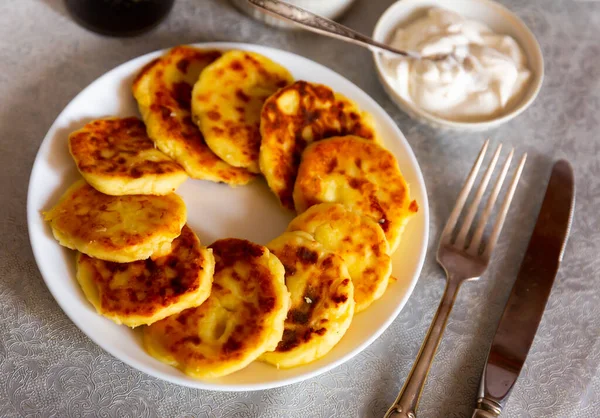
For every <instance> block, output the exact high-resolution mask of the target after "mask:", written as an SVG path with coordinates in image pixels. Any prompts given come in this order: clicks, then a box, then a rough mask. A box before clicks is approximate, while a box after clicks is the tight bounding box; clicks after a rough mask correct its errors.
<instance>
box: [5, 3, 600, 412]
mask: <svg viewBox="0 0 600 418" xmlns="http://www.w3.org/2000/svg"><path fill="white" fill-rule="evenodd" d="M391 3H392V0H358V1H357V3H356V4H355V6H354V7H353V8H352V9H351V10H350V11H349V13H348V14H347V15H346V16H345V17H344V18H343V19H342V20H343V22H344V23H346V24H348V25H349V26H351V27H353V28H356V29H358V30H360V31H362V32H364V33H371V31H372V29H373V26H374V24H375V22H376V20H377V18H378V16H379V15H380V14H381V13H382V12H383V11H384V10H385V9H386V7H387V6H388V5H389V4H391ZM504 3H505V4H506V5H507V6H509V7H510V8H511V9H512V10H513V11H515V12H516V13H517V14H518V15H519V16H521V17H522V18H523V19H524V21H525V22H526V23H527V24H528V25H529V26H530V27H531V29H532V30H533V32H534V33H535V34H536V36H537V37H538V39H539V41H540V43H541V45H542V49H543V53H544V58H545V61H546V79H545V82H544V86H543V88H542V91H541V93H540V95H539V97H538V99H537V100H536V102H535V103H534V105H533V106H532V107H531V108H530V109H529V110H528V111H527V112H525V113H524V114H523V115H521V116H520V117H518V118H517V119H515V120H514V121H512V122H510V123H509V124H507V125H505V126H503V127H501V128H498V129H496V130H494V131H491V132H489V136H490V137H491V138H493V141H494V142H498V141H500V140H501V141H503V142H504V143H506V144H510V145H514V146H516V147H517V148H518V152H523V151H527V152H528V153H529V161H528V164H527V166H526V169H525V171H524V174H523V180H522V184H521V186H520V188H519V190H518V191H517V194H516V196H515V201H514V204H513V208H512V210H511V212H510V214H509V216H508V219H507V223H506V227H505V230H504V233H503V235H502V237H501V239H500V243H499V246H498V248H497V250H496V252H495V256H494V260H493V262H492V265H491V268H490V269H489V271H488V272H487V273H486V275H485V277H484V279H483V280H481V281H479V282H475V283H468V284H467V285H465V286H464V287H463V288H462V289H461V291H460V294H459V296H458V301H457V305H456V307H455V309H454V311H453V312H452V316H451V318H450V321H449V323H448V328H447V331H446V335H445V337H444V340H443V342H442V344H441V346H440V349H439V351H438V354H437V357H436V360H435V363H434V365H433V368H432V370H431V374H430V375H429V380H428V383H427V386H426V388H425V391H424V394H423V397H422V401H421V405H420V410H419V412H420V413H419V416H421V417H452V418H458V417H470V416H471V411H472V408H473V405H474V400H475V396H476V392H477V386H478V381H479V376H480V373H481V369H482V367H483V362H484V358H485V355H486V352H487V348H488V345H489V343H490V340H491V337H492V335H493V331H494V329H495V326H496V323H497V321H498V319H499V317H500V314H501V312H502V308H503V304H504V302H505V300H506V298H507V296H508V293H509V291H510V285H511V283H512V281H513V280H514V278H515V275H516V272H517V270H518V266H519V263H520V261H521V258H522V255H523V252H524V250H525V247H526V245H527V240H528V237H529V234H530V233H531V230H532V227H533V224H534V221H535V215H536V214H537V211H538V208H539V205H540V203H541V199H542V195H543V191H544V187H545V186H544V185H545V182H546V181H547V177H548V175H549V171H550V167H551V164H552V161H553V160H555V159H557V158H568V159H569V160H570V161H571V162H572V164H573V166H574V167H575V172H576V177H577V207H576V214H575V219H574V223H573V229H572V234H571V239H570V241H569V244H568V247H567V250H566V254H565V260H564V264H563V266H562V269H561V271H560V273H559V275H558V277H557V280H556V283H555V286H554V289H553V292H552V295H551V298H550V300H549V302H548V306H547V310H546V313H545V315H544V319H543V321H542V323H541V326H540V328H539V331H538V334H537V337H536V339H535V342H534V344H533V347H532V349H531V352H530V354H529V358H528V360H527V363H526V365H525V368H524V370H523V372H522V375H521V377H520V379H519V381H518V383H517V385H516V387H515V390H514V392H513V394H512V396H511V398H510V401H509V404H508V406H507V408H506V410H505V413H504V414H503V416H505V417H511V418H513V417H514V418H516V417H519V418H526V417H556V418H565V417H586V418H587V417H597V416H598V414H599V412H598V405H600V370H599V366H600V284H599V283H598V276H599V275H600V257H599V256H598V254H599V253H600V215H599V211H598V207H599V206H600V138H599V137H598V132H599V130H600V60H599V58H598V57H600V43H599V41H598V40H599V39H600V2H595V1H576V0H565V1H561V0H531V1H527V2H522V1H518V0H507V1H504ZM199 41H243V42H255V43H258V44H263V45H269V46H274V47H277V48H282V49H286V50H289V51H292V52H295V53H298V54H301V55H304V56H306V57H308V58H310V59H313V60H315V61H317V62H320V63H323V64H325V65H327V66H329V67H331V68H332V69H333V70H335V71H338V72H339V73H341V74H342V75H344V76H346V77H348V78H349V79H350V80H352V81H353V82H354V83H356V84H357V85H358V86H360V87H361V88H363V89H364V90H365V91H366V92H367V93H369V94H370V95H371V96H372V97H373V98H375V100H377V101H378V102H379V103H380V104H381V105H382V106H383V107H384V108H385V109H386V110H387V111H388V112H389V114H390V115H391V116H392V117H393V118H394V119H395V121H396V122H397V123H398V125H399V126H400V128H401V129H402V131H403V132H404V134H405V135H406V137H407V138H408V141H409V142H410V144H411V146H412V147H413V149H414V151H415V153H416V156H417V158H418V160H419V163H420V165H421V167H422V170H423V173H424V176H425V181H426V184H427V188H428V192H429V198H430V208H431V239H430V246H429V251H428V254H427V260H426V262H425V266H424V269H423V272H422V275H421V278H420V280H419V282H418V284H417V287H416V289H415V291H414V293H413V295H412V297H411V298H410V300H409V302H408V304H407V305H406V307H405V309H404V310H403V311H402V312H401V314H400V315H399V317H398V318H397V319H396V321H395V322H394V323H393V324H392V326H391V327H390V328H389V329H388V330H387V331H386V332H385V333H384V334H383V336H382V337H381V338H379V339H378V340H377V341H376V342H375V343H374V344H373V345H372V346H370V347H369V348H368V349H367V350H365V351H364V352H363V353H362V354H360V355H359V356H358V357H356V358H355V359H353V360H352V361H349V362H348V363H346V364H344V365H342V366H340V367H338V368H336V369H334V370H333V371H331V372H329V373H326V374H325V375H323V376H321V377H318V378H315V379H310V380H308V381H305V382H303V383H301V384H297V385H293V386H289V387H284V388H280V389H275V390H268V391H263V392H251V393H216V392H207V391H200V390H193V389H188V388H184V387H179V386H175V385H172V384H169V383H165V382H163V381H160V380H157V379H155V378H152V377H149V376H147V375H146V374H144V373H141V372H139V371H137V370H135V369H132V368H131V367H129V366H127V365H125V364H123V363H121V362H120V361H118V360H116V359H115V358H113V357H112V356H110V355H108V354H107V353H105V352H104V351H103V350H102V349H100V348H98V347H97V346H96V345H95V344H93V343H92V342H91V341H90V340H89V339H88V338H87V337H86V336H85V335H84V334H83V333H82V332H80V331H79V330H78V329H77V328H76V327H75V326H74V325H73V324H72V323H71V321H70V320H69V319H68V318H67V317H66V316H65V315H64V314H63V313H62V311H61V310H60V308H59V307H58V305H57V304H56V303H55V302H54V300H53V298H52V296H51V295H50V293H49V292H48V290H47V289H46V287H45V285H44V283H43V281H42V278H41V276H40V274H39V272H38V270H37V268H36V265H35V263H34V260H33V256H32V253H31V250H30V247H29V242H28V237H27V227H26V217H25V205H26V191H27V183H28V177H29V172H30V170H31V165H32V163H33V160H34V157H35V153H36V151H37V148H38V147H39V145H40V142H41V140H42V138H43V137H44V135H45V133H46V131H47V129H48V128H49V127H50V124H51V123H52V121H53V120H54V119H55V118H56V116H57V115H58V114H59V112H60V111H61V110H62V109H63V107H64V106H65V105H66V104H67V103H68V102H69V100H70V99H71V98H72V97H73V96H74V95H75V94H77V93H78V92H79V91H80V90H81V89H83V88H84V87H85V86H86V85H88V84H89V83H90V82H91V81H93V80H94V79H95V78H97V77H98V76H100V75H101V74H103V73H104V72H106V71H108V70H109V69H111V68H113V67H115V66H116V65H118V64H121V63H123V62H125V61H127V60H129V59H132V58H134V57H137V56H139V55H142V54H144V53H147V52H150V51H153V50H156V49H159V48H165V47H169V46H172V45H175V44H179V43H187V42H199ZM0 98H1V100H0V170H1V173H2V175H1V177H0V196H1V199H2V200H1V202H2V203H1V207H2V216H1V217H0V232H1V234H0V272H1V279H0V298H1V299H0V416H2V417H15V416H31V417H48V416H57V417H58V416H60V417H76V416H95V415H98V416H104V417H109V416H111V417H112V416H120V417H146V416H163V417H166V416H169V417H179V416H181V417H183V416H197V417H221V416H223V417H303V418H305V417H358V416H360V417H363V416H365V417H370V416H373V417H376V416H381V415H382V413H383V412H384V411H385V410H386V408H387V406H388V405H389V404H390V402H392V401H393V399H394V398H395V396H396V394H397V391H398V389H399V388H400V385H401V382H402V381H403V380H404V378H405V377H406V374H407V373H408V371H409V369H410V367H411V364H412V361H413V359H414V357H415V355H416V354H417V351H418V349H419V346H420V344H421V342H422V339H423V337H424V335H425V333H426V331H427V327H428V326H429V323H430V321H431V318H432V316H433V314H434V312H435V309H436V307H437V304H438V301H439V298H440V297H441V294H442V290H443V286H444V281H443V280H442V271H441V270H440V268H439V267H438V266H437V264H436V262H435V248H436V245H437V239H438V235H439V232H440V229H441V226H442V225H443V223H444V222H445V220H446V218H447V216H448V214H449V212H450V210H451V207H452V205H453V202H454V199H455V197H456V195H457V193H458V190H459V188H460V184H461V182H462V180H463V178H464V176H465V174H466V172H467V171H468V168H469V167H470V164H471V163H472V161H473V159H474V157H475V154H476V152H477V150H478V149H479V147H480V146H481V142H482V139H484V135H487V134H469V135H465V134H459V133H447V132H438V131H436V130H433V129H431V128H428V127H426V126H423V125H419V124H417V123H415V122H413V121H412V120H410V119H409V118H408V117H407V116H406V115H405V114H403V113H402V112H401V111H399V110H398V109H397V108H396V107H395V106H394V104H393V103H392V102H391V101H390V100H389V99H388V97H387V96H386V95H385V93H384V91H383V90H382V88H381V86H380V85H379V83H378V81H377V79H376V77H375V73H374V68H373V63H372V60H371V57H370V54H369V52H367V51H366V50H363V49H360V48H358V47H355V46H351V45H347V44H343V43H340V42H338V41H334V40H329V39H325V38H322V37H318V36H317V35H312V34H308V33H300V32H290V33H288V32H282V31H277V30H274V29H270V28H267V27H265V26H263V25H262V24H261V23H258V22H255V21H253V20H251V19H249V18H247V17H245V16H242V15H241V14H240V13H238V12H237V11H236V10H234V9H233V8H232V7H231V6H230V5H229V3H228V2H226V1H224V0H177V1H176V4H175V7H174V9H173V12H172V14H171V15H170V16H169V18H168V19H167V20H166V21H165V22H164V23H163V24H162V25H161V26H160V27H158V28H157V29H156V30H155V31H153V32H152V33H149V34H147V35H144V36H142V37H138V38H131V39H113V38H106V37H101V36H98V35H95V34H92V33H90V32H87V31H85V30H83V29H81V28H80V27H79V26H77V25H76V24H75V23H73V21H72V20H71V19H70V18H69V16H68V15H67V13H66V12H65V9H64V6H63V3H62V1H60V0H2V1H0ZM594 406H595V407H594Z"/></svg>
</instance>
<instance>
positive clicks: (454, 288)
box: [384, 276, 461, 418]
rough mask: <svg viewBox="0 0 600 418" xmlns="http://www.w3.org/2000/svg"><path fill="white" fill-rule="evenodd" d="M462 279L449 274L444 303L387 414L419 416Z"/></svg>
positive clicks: (388, 417) (388, 416)
mask: <svg viewBox="0 0 600 418" xmlns="http://www.w3.org/2000/svg"><path fill="white" fill-rule="evenodd" d="M460 284H461V280H455V279H454V278H452V277H450V276H449V277H448V280H447V282H446V289H445V290H444V296H443V297H442V301H441V302H440V306H439V307H438V309H437V312H436V313H435V316H434V317H433V321H432V323H431V326H430V327H429V331H427V336H426V337H425V341H423V345H421V349H420V350H419V354H417V358H416V360H415V364H414V365H413V367H412V369H411V371H410V373H409V374H408V377H407V378H406V382H405V383H404V386H403V387H402V390H401V391H400V394H399V395H398V397H397V398H396V401H395V402H394V404H393V405H392V406H391V407H390V409H389V410H388V411H387V412H386V414H385V415H384V418H415V417H416V410H417V405H418V404H419V398H420V397H421V393H423V388H424V387H425V381H426V380H427V375H428V374H429V370H430V368H431V363H432V362H433V358H434V357H435V352H436V351H437V348H438V346H439V345H440V341H441V340H442V335H443V334H444V329H445V328H446V322H448V317H449V316H450V312H451V311H452V306H454V301H455V300H456V295H457V294H458V289H459V288H460Z"/></svg>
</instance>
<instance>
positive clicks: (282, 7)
mask: <svg viewBox="0 0 600 418" xmlns="http://www.w3.org/2000/svg"><path fill="white" fill-rule="evenodd" d="M246 1H247V2H248V3H250V4H251V5H252V6H254V7H255V8H257V9H260V10H262V11H263V12H266V13H268V14H270V15H273V16H275V17H278V18H281V19H283V20H287V21H290V22H293V23H296V24H297V25H299V26H301V27H303V28H304V29H307V30H309V31H312V32H316V33H319V34H321V35H325V36H330V37H332V38H336V39H340V40H342V41H345V42H350V43H353V44H356V45H360V46H362V47H365V48H368V49H370V50H371V51H377V52H383V53H385V54H393V55H400V56H403V57H410V58H415V59H430V60H440V59H444V58H446V56H447V55H435V56H422V55H421V54H419V53H418V52H414V51H402V50H400V49H396V48H392V47H391V46H388V45H386V44H383V43H381V42H377V41H376V40H374V39H372V38H369V37H368V36H365V35H363V34H361V33H358V32H356V31H354V30H352V29H350V28H349V27H346V26H344V25H340V24H339V23H336V22H334V21H332V20H329V19H327V18H324V17H322V16H319V15H316V14H314V13H311V12H309V11H308V10H305V9H302V8H300V7H298V6H294V5H292V4H289V3H284V2H282V1H279V0H246Z"/></svg>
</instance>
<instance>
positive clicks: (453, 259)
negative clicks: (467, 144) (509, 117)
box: [385, 140, 527, 418]
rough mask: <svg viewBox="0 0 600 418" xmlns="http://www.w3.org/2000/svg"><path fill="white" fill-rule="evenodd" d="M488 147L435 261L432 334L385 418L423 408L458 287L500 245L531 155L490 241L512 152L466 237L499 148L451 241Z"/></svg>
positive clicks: (406, 416)
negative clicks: (437, 279)
mask: <svg viewBox="0 0 600 418" xmlns="http://www.w3.org/2000/svg"><path fill="white" fill-rule="evenodd" d="M488 146H489V140H487V141H486V142H485V143H484V144H483V147H482V148H481V151H480V152H479V156H478V157H477V160H476V161H475V164H474V165H473V168H472V169H471V172H470V173H469V176H468V177H467V180H466V181H465V184H464V186H463V188H462V190H461V191H460V194H459V195H458V199H457V200H456V205H455V206H454V209H453V210H452V213H451V214H450V218H449V219H448V222H447V223H446V226H445V227H444V230H443V231H442V235H441V237H440V244H439V247H438V252H437V261H438V263H439V264H440V265H441V266H442V267H443V269H444V271H445V272H446V277H447V280H446V289H445V291H444V296H443V297H442V301H441V302H440V306H439V307H438V310H437V312H436V313H435V316H434V317H433V322H432V323H431V326H430V327H429V331H428V332H427V336H426V337H425V341H423V345H422V346H421V349H420V350H419V354H417V358H416V360H415V364H414V365H413V367H412V370H411V371H410V373H409V374H408V377H407V378H406V382H405V383H404V386H403V387H402V390H401V391H400V394H399V395H398V397H397V398H396V401H395V402H394V404H393V405H392V406H391V408H390V409H389V410H388V411H387V412H386V414H385V418H415V417H416V409H417V405H418V403H419V398H420V397H421V393H422V392H423V388H424V387H425V381H426V380H427V375H428V374H429V370H430V368H431V363H432V362H433V358H434V356H435V352H436V350H437V348H438V345H439V344H440V341H441V340H442V335H443V334H444V329H445V328H446V322H447V321H448V317H449V316H450V312H451V311H452V306H453V305H454V301H455V300H456V295H457V294H458V290H459V288H460V285H461V284H462V283H463V282H464V281H467V280H477V279H479V277H481V275H482V274H483V273H484V272H485V270H486V268H487V266H488V264H489V262H490V256H491V254H492V252H493V251H494V247H495V246H496V243H497V242H498V236H499V235H500V231H501V230H502V226H503V225H504V220H505V219H506V214H507V212H508V208H509V206H510V203H511V201H512V198H513V196H514V193H515V190H516V188H517V184H518V182H519V177H520V176H521V172H522V171H523V166H524V165H525V160H526V158H527V154H525V155H523V157H522V158H521V161H520V162H519V165H518V167H517V169H516V171H515V173H514V175H513V178H512V181H511V184H510V186H509V188H508V191H507V192H506V195H505V197H504V201H503V203H502V206H501V208H500V210H499V212H498V215H497V218H496V222H495V223H494V226H493V228H492V232H491V234H490V235H489V238H487V240H485V241H484V239H483V233H484V231H485V227H486V224H487V223H488V220H489V218H490V215H491V214H492V210H493V209H494V205H495V203H496V200H497V198H498V194H499V193H500V189H501V188H502V183H503V182H504V179H505V177H506V174H507V173H508V169H509V167H510V163H511V160H512V158H513V155H514V149H512V150H511V151H510V153H509V154H508V157H507V159H506V161H505V163H504V165H503V166H502V170H501V171H500V175H499V176H498V178H497V180H496V182H495V184H494V187H493V189H492V192H491V194H490V196H489V198H488V200H487V203H486V204H485V207H484V209H483V213H482V214H481V216H480V218H479V220H478V222H477V225H476V227H475V231H474V233H473V235H472V238H471V240H468V239H467V237H468V233H469V230H470V229H471V226H472V224H473V220H474V219H475V215H476V214H477V209H478V207H479V204H480V203H481V199H482V197H483V195H484V193H485V191H486V189H487V186H488V184H489V182H490V179H491V176H492V172H493V171H494V167H495V166H496V163H497V162H498V158H499V156H500V150H501V149H502V145H501V144H500V145H499V146H498V149H497V150H496V152H495V153H494V155H493V156H492V159H491V160H490V163H489V166H488V168H487V170H486V171H485V173H484V175H483V178H482V180H481V183H480V185H479V187H478V188H477V191H476V192H475V196H474V198H473V202H472V203H471V205H470V206H469V208H468V209H467V211H466V215H465V217H464V221H463V223H462V226H461V227H460V229H459V230H458V232H457V234H456V238H453V232H454V230H455V228H456V227H457V224H458V219H459V217H460V214H461V212H462V210H463V207H464V206H465V203H466V201H467V197H468V196H469V193H470V192H471V189H472V188H473V184H474V183H475V178H476V177H477V173H478V172H479V169H480V168H481V164H482V162H483V158H484V156H485V152H486V150H487V148H488ZM482 247H483V248H482Z"/></svg>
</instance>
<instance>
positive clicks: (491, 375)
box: [473, 160, 575, 418]
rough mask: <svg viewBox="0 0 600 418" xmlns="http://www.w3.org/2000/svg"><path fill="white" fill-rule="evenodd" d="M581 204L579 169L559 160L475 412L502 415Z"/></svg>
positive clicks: (492, 350)
mask: <svg viewBox="0 0 600 418" xmlns="http://www.w3.org/2000/svg"><path fill="white" fill-rule="evenodd" d="M574 205H575V184H574V179H573V169H572V168H571V165H570V164H569V163H568V162H567V161H565V160H560V161H557V162H556V163H555V164H554V166H553V168H552V173H551V175H550V180H549V181H548V187H547V189H546V194H545V196H544V200H543V202H542V206H541V209H540V213H539V215H538V218H537V221H536V224H535V227H534V229H533V233H532V235H531V238H530V240H529V245H528V247H527V250H526V252H525V256H524V258H523V261H522V263H521V267H520V270H519V273H518V275H517V278H516V280H515V283H514V285H513V288H512V291H511V293H510V296H509V297H508V301H507V302H506V306H505V308H504V313H503V314H502V317H501V319H500V322H499V324H498V328H497V330H496V334H495V336H494V339H493V341H492V345H491V348H490V351H489V353H488V357H487V360H486V364H485V367H484V369H483V374H482V377H481V384H480V388H479V398H478V400H477V408H476V409H475V412H474V413H473V418H476V417H479V418H491V417H497V416H498V415H500V413H501V412H502V409H503V408H504V406H505V405H506V402H507V400H508V397H509V396H510V393H511V391H512V389H513V387H514V384H515V383H516V381H517V378H518V377H519V373H520V372H521V369H522V367H523V364H524V363H525V359H526V358H527V354H528V352H529V349H530V347H531V344H532V343H533V339H534V337H535V334H536V332H537V329H538V325H539V324H540V321H541V319H542V315H543V313H544V309H545V307H546V302H547V301H548V297H549V296H550V290H551V289H552V284H553V283H554V278H555V277H556V274H557V273H558V268H559V266H560V263H561V261H562V257H563V254H564V249H565V245H566V242H567V237H568V235H569V231H570V228H571V220H572V218H573V209H574Z"/></svg>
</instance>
